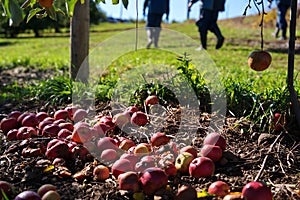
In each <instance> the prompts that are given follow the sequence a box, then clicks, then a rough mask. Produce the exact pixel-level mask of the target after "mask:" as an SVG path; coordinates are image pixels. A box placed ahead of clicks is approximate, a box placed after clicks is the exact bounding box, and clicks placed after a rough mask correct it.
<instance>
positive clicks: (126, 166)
mask: <svg viewBox="0 0 300 200" xmlns="http://www.w3.org/2000/svg"><path fill="white" fill-rule="evenodd" d="M129 171H133V168H132V165H131V164H130V161H129V160H127V159H119V160H117V161H116V162H114V163H113V165H112V167H111V173H112V175H113V176H114V177H115V178H116V179H117V178H118V176H119V175H120V174H123V173H125V172H129Z"/></svg>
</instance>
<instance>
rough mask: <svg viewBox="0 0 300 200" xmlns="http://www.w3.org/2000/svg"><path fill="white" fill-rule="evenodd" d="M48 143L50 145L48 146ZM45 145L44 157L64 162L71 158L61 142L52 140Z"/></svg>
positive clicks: (66, 147)
mask: <svg viewBox="0 0 300 200" xmlns="http://www.w3.org/2000/svg"><path fill="white" fill-rule="evenodd" d="M49 143H50V144H49ZM49 143H48V145H47V150H46V156H47V158H48V159H55V158H64V159H66V160H68V159H70V158H71V152H70V151H69V146H68V145H67V144H66V143H65V142H64V141H61V140H58V139H54V140H53V141H52V142H51V141H50V142H49Z"/></svg>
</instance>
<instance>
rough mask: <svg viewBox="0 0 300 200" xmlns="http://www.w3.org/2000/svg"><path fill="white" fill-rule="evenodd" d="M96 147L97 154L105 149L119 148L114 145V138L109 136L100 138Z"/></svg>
mask: <svg viewBox="0 0 300 200" xmlns="http://www.w3.org/2000/svg"><path fill="white" fill-rule="evenodd" d="M97 149H98V151H99V154H101V153H102V151H104V150H105V149H115V150H119V148H118V147H117V146H116V142H115V140H114V139H113V138H111V137H104V138H100V139H99V140H98V142H97Z"/></svg>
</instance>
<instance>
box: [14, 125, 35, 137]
mask: <svg viewBox="0 0 300 200" xmlns="http://www.w3.org/2000/svg"><path fill="white" fill-rule="evenodd" d="M33 135H37V131H36V130H35V128H33V127H27V126H23V127H20V128H19V129H18V133H17V139H18V140H24V139H28V138H30V137H31V136H33Z"/></svg>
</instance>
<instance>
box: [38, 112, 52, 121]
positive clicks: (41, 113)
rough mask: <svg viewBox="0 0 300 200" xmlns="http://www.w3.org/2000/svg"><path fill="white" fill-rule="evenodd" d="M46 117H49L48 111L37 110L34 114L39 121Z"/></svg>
mask: <svg viewBox="0 0 300 200" xmlns="http://www.w3.org/2000/svg"><path fill="white" fill-rule="evenodd" d="M47 117H49V115H48V113H46V112H42V111H41V112H38V113H37V114H36V118H37V119H38V120H39V122H41V121H43V120H44V119H46V118H47Z"/></svg>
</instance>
